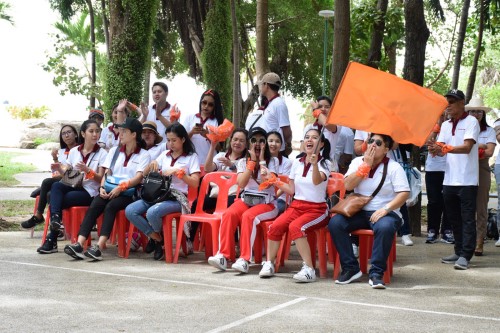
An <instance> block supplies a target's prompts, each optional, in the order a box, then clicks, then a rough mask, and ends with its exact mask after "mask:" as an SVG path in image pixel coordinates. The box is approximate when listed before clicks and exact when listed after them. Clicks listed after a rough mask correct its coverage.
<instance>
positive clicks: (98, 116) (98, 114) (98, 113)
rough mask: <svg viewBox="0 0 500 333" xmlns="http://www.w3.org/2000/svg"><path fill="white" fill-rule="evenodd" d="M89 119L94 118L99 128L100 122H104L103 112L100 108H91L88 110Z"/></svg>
mask: <svg viewBox="0 0 500 333" xmlns="http://www.w3.org/2000/svg"><path fill="white" fill-rule="evenodd" d="M89 119H93V120H95V121H96V123H97V126H99V128H101V127H102V123H103V122H104V112H102V110H99V109H91V110H90V111H89Z"/></svg>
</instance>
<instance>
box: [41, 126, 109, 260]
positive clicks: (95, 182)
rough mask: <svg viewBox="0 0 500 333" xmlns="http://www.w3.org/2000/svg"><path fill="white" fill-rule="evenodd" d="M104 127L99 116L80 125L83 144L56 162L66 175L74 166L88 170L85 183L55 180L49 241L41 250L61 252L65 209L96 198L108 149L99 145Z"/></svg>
mask: <svg viewBox="0 0 500 333" xmlns="http://www.w3.org/2000/svg"><path fill="white" fill-rule="evenodd" d="M100 134H101V128H100V127H99V125H98V124H97V122H96V121H95V120H86V121H84V122H83V124H82V126H81V127H80V140H79V141H81V142H83V143H82V144H81V145H79V146H77V147H74V148H73V149H71V150H70V152H69V155H68V159H67V160H66V161H65V162H64V163H56V164H53V167H54V168H57V170H58V172H59V173H60V174H61V175H62V174H64V172H65V170H67V169H68V168H72V169H75V170H78V171H81V172H84V173H85V176H84V179H83V183H82V187H73V186H69V185H66V184H64V183H62V182H56V183H54V184H52V188H51V190H50V233H49V234H48V236H47V238H46V239H45V242H44V243H43V245H42V246H41V247H39V248H38V249H37V252H39V253H42V254H44V253H54V252H57V236H58V234H59V229H60V228H61V227H62V221H61V216H62V210H63V209H65V208H69V207H73V206H89V205H90V203H91V202H92V198H93V197H95V196H96V195H97V194H98V193H99V185H100V184H101V179H102V176H103V175H104V169H103V168H102V167H101V165H102V164H103V163H104V161H105V159H106V156H107V154H108V153H107V152H106V150H104V149H102V148H101V147H99V145H98V144H97V140H99V136H100Z"/></svg>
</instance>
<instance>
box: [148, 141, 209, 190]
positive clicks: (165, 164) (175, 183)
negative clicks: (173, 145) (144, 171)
mask: <svg viewBox="0 0 500 333" xmlns="http://www.w3.org/2000/svg"><path fill="white" fill-rule="evenodd" d="M156 161H157V162H158V168H159V169H160V170H161V171H162V173H165V172H166V171H168V170H169V169H172V168H177V169H184V171H186V175H188V176H190V175H191V174H193V173H196V172H200V163H199V159H198V156H197V155H196V153H192V154H191V155H181V156H179V157H177V158H176V159H174V158H172V155H171V152H170V150H169V151H167V152H166V153H163V154H161V155H160V156H158V158H157V159H156ZM171 187H172V188H175V189H176V190H179V191H181V192H182V193H184V194H186V195H187V193H188V184H186V183H185V182H184V181H183V180H182V179H179V177H177V176H176V175H172V184H171Z"/></svg>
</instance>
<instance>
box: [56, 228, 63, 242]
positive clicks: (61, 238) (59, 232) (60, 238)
mask: <svg viewBox="0 0 500 333" xmlns="http://www.w3.org/2000/svg"><path fill="white" fill-rule="evenodd" d="M64 238H65V235H64V225H62V226H61V229H59V230H58V231H57V240H60V241H62V240H64Z"/></svg>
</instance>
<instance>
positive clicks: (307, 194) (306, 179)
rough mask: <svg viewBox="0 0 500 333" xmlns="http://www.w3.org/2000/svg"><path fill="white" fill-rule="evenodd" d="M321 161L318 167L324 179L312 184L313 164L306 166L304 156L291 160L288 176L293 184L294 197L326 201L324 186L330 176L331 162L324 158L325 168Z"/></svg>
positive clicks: (318, 201) (317, 201)
mask: <svg viewBox="0 0 500 333" xmlns="http://www.w3.org/2000/svg"><path fill="white" fill-rule="evenodd" d="M321 162H322V161H319V162H318V169H319V171H320V172H323V173H324V174H325V176H326V180H325V181H322V182H321V183H320V184H318V185H314V184H313V180H312V176H313V166H312V165H309V168H308V167H307V165H306V163H305V158H300V159H295V160H293V163H292V169H291V170H290V176H289V177H290V179H291V180H293V182H294V184H295V195H294V196H293V198H294V199H297V200H304V201H308V202H316V203H321V202H326V187H327V185H328V177H329V176H330V171H331V167H332V163H331V162H330V161H329V160H326V165H327V167H326V168H325V167H323V165H322V163H321Z"/></svg>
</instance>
